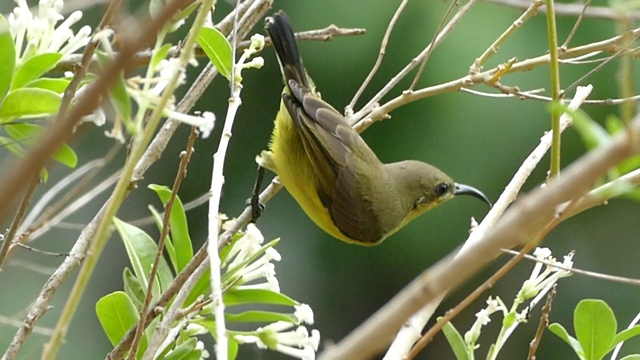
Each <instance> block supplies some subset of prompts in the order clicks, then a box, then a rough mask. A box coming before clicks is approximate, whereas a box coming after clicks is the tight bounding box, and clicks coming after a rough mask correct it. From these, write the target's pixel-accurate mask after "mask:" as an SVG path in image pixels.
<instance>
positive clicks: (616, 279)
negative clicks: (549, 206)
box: [502, 201, 640, 286]
mask: <svg viewBox="0 0 640 360" xmlns="http://www.w3.org/2000/svg"><path fill="white" fill-rule="evenodd" d="M579 203H580V201H578V202H577V203H576V205H574V206H577V204H579ZM571 214H575V213H574V212H572V213H571ZM571 216H573V215H566V216H563V218H565V219H566V218H569V217H571ZM502 252H504V253H507V254H511V255H517V254H518V252H517V251H513V250H510V249H502ZM524 257H525V259H527V260H531V261H535V262H539V263H541V264H545V265H547V266H553V267H555V268H558V269H560V270H566V271H571V272H572V273H574V274H578V275H584V276H588V277H591V278H594V279H601V280H606V281H611V282H617V283H621V284H626V285H632V286H640V279H633V278H628V277H624V276H616V275H610V274H603V273H598V272H595V271H589V270H582V269H578V268H574V267H571V268H567V267H564V266H562V264H554V263H551V262H548V261H545V260H541V259H538V258H536V257H535V256H531V255H529V254H525V256H524Z"/></svg>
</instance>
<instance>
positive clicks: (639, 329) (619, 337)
mask: <svg viewBox="0 0 640 360" xmlns="http://www.w3.org/2000/svg"><path fill="white" fill-rule="evenodd" d="M638 335H640V325H636V326H634V327H632V328H631V329H625V330H622V331H620V332H619V333H618V334H616V337H615V338H613V346H614V347H615V346H616V345H618V344H619V343H621V342H623V341H627V340H629V339H631V338H632V337H635V336H638Z"/></svg>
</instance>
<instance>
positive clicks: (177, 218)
mask: <svg viewBox="0 0 640 360" xmlns="http://www.w3.org/2000/svg"><path fill="white" fill-rule="evenodd" d="M149 189H151V190H153V191H155V192H156V194H158V197H159V198H160V201H162V204H163V205H165V206H166V205H167V202H168V201H169V198H170V197H171V190H170V189H169V188H168V187H166V186H160V185H153V184H152V185H149ZM169 225H170V228H171V239H172V241H173V246H174V247H175V254H176V272H180V271H182V269H184V267H185V266H187V264H188V263H189V261H191V259H192V258H193V246H192V244H191V237H189V226H188V224H187V214H186V212H185V211H184V206H183V205H182V201H180V198H178V197H177V196H176V198H175V200H174V201H173V206H172V208H171V216H170V217H169Z"/></svg>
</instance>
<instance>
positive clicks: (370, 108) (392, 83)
mask: <svg viewBox="0 0 640 360" xmlns="http://www.w3.org/2000/svg"><path fill="white" fill-rule="evenodd" d="M477 1H478V0H469V1H468V2H467V3H466V4H464V5H463V6H462V7H461V8H460V9H459V10H458V12H457V13H456V14H455V15H454V16H453V17H452V18H451V20H450V21H449V23H447V26H445V27H444V28H443V29H442V31H440V33H439V34H438V36H437V38H436V40H435V41H433V42H431V44H430V45H429V46H427V47H426V48H425V49H423V50H422V51H421V52H420V53H419V54H418V55H417V56H416V57H414V58H413V59H412V60H411V62H409V64H407V65H406V66H405V67H404V68H403V69H402V70H400V72H399V73H398V74H396V75H395V76H394V77H393V78H391V80H389V82H388V83H387V84H386V85H385V86H384V87H383V88H382V89H380V91H378V93H377V94H375V95H374V96H373V97H372V98H371V99H370V100H369V101H368V102H367V103H366V104H365V105H364V106H363V107H362V108H361V109H360V110H358V112H356V113H355V114H353V116H349V117H348V118H347V120H348V122H349V124H354V123H356V122H358V121H360V120H362V119H363V118H364V117H365V116H369V114H370V113H371V112H375V110H374V109H377V107H378V105H377V104H378V103H379V102H380V100H381V99H382V98H383V97H384V96H385V95H387V94H388V93H389V91H391V90H392V89H394V88H395V87H396V86H397V85H398V83H399V82H400V81H401V80H402V79H404V78H405V77H406V76H407V75H408V74H409V73H410V72H411V71H412V70H413V69H415V67H416V66H418V64H420V63H421V62H422V59H424V57H425V56H427V54H428V53H430V52H431V50H430V48H431V47H435V46H438V45H439V44H440V43H441V42H442V41H443V40H444V39H445V37H446V36H447V35H449V33H451V31H452V30H453V28H454V27H455V26H456V25H457V24H458V23H459V22H460V20H462V18H463V17H464V16H465V15H466V14H467V13H468V12H469V11H470V10H471V8H472V7H473V6H474V5H475V4H476V3H477ZM408 93H409V94H413V92H405V93H403V94H402V95H400V96H407V94H408ZM385 114H386V113H385ZM381 117H384V115H381Z"/></svg>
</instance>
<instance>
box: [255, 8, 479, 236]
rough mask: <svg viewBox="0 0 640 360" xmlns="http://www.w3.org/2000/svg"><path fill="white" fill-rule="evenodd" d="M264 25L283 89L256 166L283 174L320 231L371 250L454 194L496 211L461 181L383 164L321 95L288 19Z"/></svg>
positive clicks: (416, 164) (427, 169)
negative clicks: (301, 54)
mask: <svg viewBox="0 0 640 360" xmlns="http://www.w3.org/2000/svg"><path fill="white" fill-rule="evenodd" d="M265 28H266V31H267V32H268V34H269V36H270V38H271V42H272V44H273V48H274V49H275V53H276V57H277V60H278V63H279V67H280V71H281V73H282V77H283V80H284V85H285V86H284V90H283V91H282V94H281V97H280V107H279V111H278V113H277V115H276V118H275V125H274V130H273V133H272V136H271V140H270V144H269V150H265V151H262V152H261V153H260V155H258V156H257V157H256V161H257V162H258V164H259V167H260V168H263V169H264V168H266V169H268V170H270V171H272V172H274V173H275V174H277V175H278V177H279V178H280V182H281V183H282V185H283V186H284V187H285V188H286V189H287V191H288V192H289V193H290V194H291V195H292V196H293V198H294V199H295V200H296V201H297V203H298V204H299V205H300V207H301V208H302V209H303V210H304V212H305V213H306V214H307V216H308V217H309V218H310V219H311V220H312V221H313V222H315V224H316V225H317V226H319V227H320V228H321V229H322V230H324V231H325V232H327V233H328V234H330V235H331V236H333V237H335V238H337V239H339V240H342V241H345V242H347V243H351V244H357V245H363V246H373V245H378V244H380V243H381V242H382V241H383V240H385V239H386V238H388V237H389V236H390V235H392V234H394V233H395V232H396V231H398V230H399V229H400V228H402V227H403V226H405V225H406V224H408V223H409V222H411V221H412V220H413V219H415V218H416V217H418V216H419V215H421V214H424V213H425V212H427V211H429V210H431V209H433V208H435V207H437V206H439V205H440V204H442V203H444V202H445V201H447V200H449V199H451V198H452V197H453V196H454V195H471V196H474V197H476V198H478V199H480V200H482V201H484V202H485V203H487V204H488V205H489V206H491V202H490V201H489V200H488V198H487V197H486V196H485V195H484V194H483V193H482V192H481V191H479V190H477V189H476V188H474V187H471V186H469V185H464V184H459V183H455V182H454V181H453V180H452V179H451V178H450V177H449V176H447V175H446V174H445V173H444V172H442V171H441V170H439V169H438V168H436V167H435V166H432V165H429V164H427V163H425V162H422V161H417V160H405V161H400V162H394V163H388V164H385V163H382V162H381V161H380V160H379V159H378V157H377V156H376V154H375V153H374V152H373V151H372V150H371V148H370V147H369V146H368V145H367V143H366V142H365V141H364V140H363V139H362V137H361V136H360V134H358V133H357V132H356V131H355V130H354V129H353V128H352V127H351V126H350V125H349V123H348V122H347V120H346V118H345V117H344V116H343V115H342V114H341V113H340V112H339V111H337V110H336V109H335V108H334V107H333V106H331V105H330V104H328V103H327V102H326V101H324V100H322V98H321V97H320V95H319V93H318V92H317V91H316V89H315V85H314V83H313V80H312V79H311V77H309V76H308V74H307V71H306V69H305V67H304V66H303V62H302V58H301V57H300V53H299V51H298V45H297V43H296V39H295V35H294V31H293V28H292V25H291V21H290V20H289V18H288V17H287V15H286V14H285V13H284V12H283V11H278V12H276V13H275V14H273V15H272V16H271V17H268V18H267V19H266V21H265ZM263 171H264V170H263ZM263 174H264V173H263ZM255 194H256V195H255V196H257V192H256V193H255ZM256 198H257V197H256Z"/></svg>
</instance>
